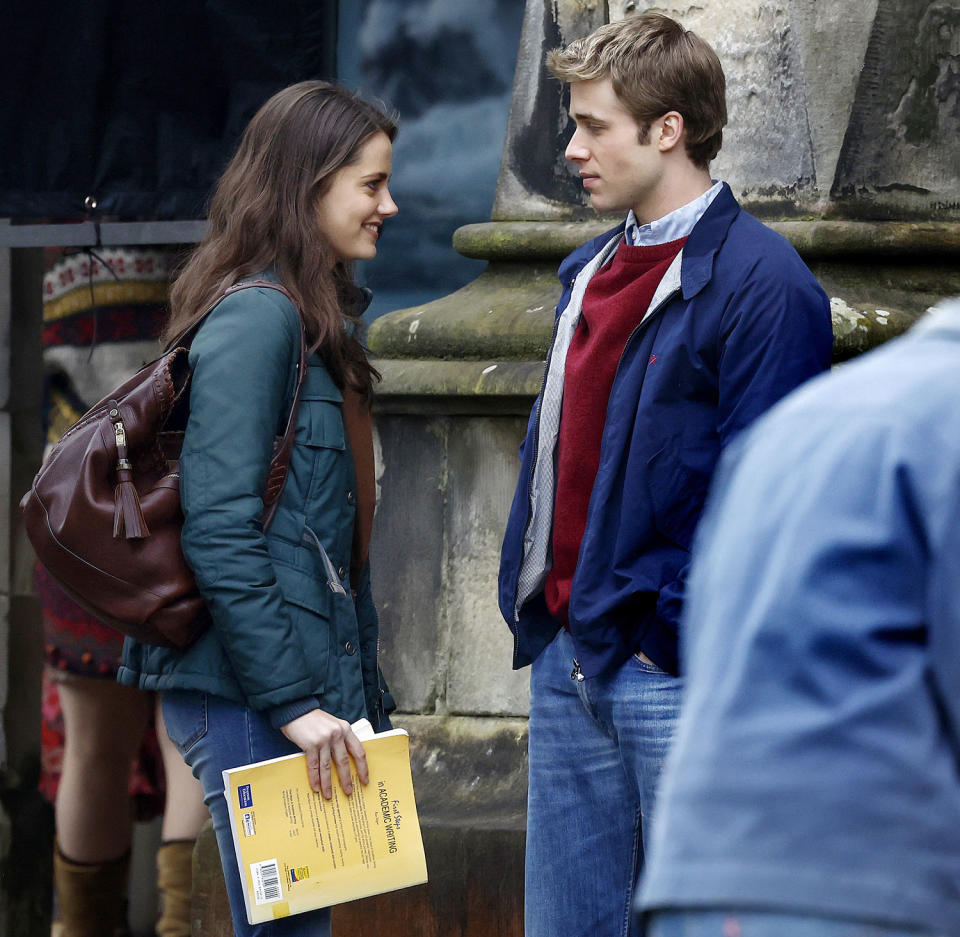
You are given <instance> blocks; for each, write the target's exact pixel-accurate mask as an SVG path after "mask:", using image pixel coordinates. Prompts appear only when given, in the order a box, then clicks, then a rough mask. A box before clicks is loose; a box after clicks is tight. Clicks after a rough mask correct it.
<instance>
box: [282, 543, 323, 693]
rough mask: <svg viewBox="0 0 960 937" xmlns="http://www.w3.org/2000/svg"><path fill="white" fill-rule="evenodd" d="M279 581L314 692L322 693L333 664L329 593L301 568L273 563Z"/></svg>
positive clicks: (318, 580)
mask: <svg viewBox="0 0 960 937" xmlns="http://www.w3.org/2000/svg"><path fill="white" fill-rule="evenodd" d="M273 567H274V569H275V570H276V575H277V582H278V583H279V585H280V591H281V592H282V593H283V599H284V603H285V604H286V605H287V606H289V608H288V612H289V614H290V620H291V621H292V622H293V626H294V629H295V630H296V633H297V637H298V639H299V641H300V644H301V646H302V647H303V651H304V654H305V655H306V659H307V661H308V666H309V670H310V675H311V681H312V684H313V686H312V692H313V693H318V694H319V693H322V692H323V690H324V687H325V686H326V682H327V669H328V666H329V661H330V641H331V630H332V625H331V622H330V614H331V608H330V592H329V591H327V589H326V588H325V587H324V584H323V582H322V581H321V580H320V579H319V578H318V577H317V576H314V575H312V574H310V573H308V572H306V571H304V570H302V569H300V568H299V567H296V566H287V565H285V564H283V563H278V562H276V561H274V564H273Z"/></svg>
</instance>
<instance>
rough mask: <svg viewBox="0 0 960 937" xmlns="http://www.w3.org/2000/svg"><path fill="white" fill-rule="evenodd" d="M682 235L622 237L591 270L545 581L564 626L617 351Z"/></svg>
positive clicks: (573, 345) (563, 429)
mask: <svg viewBox="0 0 960 937" xmlns="http://www.w3.org/2000/svg"><path fill="white" fill-rule="evenodd" d="M685 241H686V238H681V239H680V240H679V241H670V242H669V243H668V244H656V245H653V246H651V247H634V246H633V245H631V244H627V243H623V244H621V245H620V247H619V248H617V252H616V254H614V257H613V260H612V261H610V263H608V264H607V265H606V266H604V267H602V268H601V269H600V270H598V271H597V273H596V274H594V277H593V279H592V280H591V281H590V285H589V286H588V287H587V292H586V295H585V296H584V298H583V312H582V314H581V317H580V324H579V325H578V326H577V331H576V332H575V333H574V336H573V339H572V341H571V342H570V348H569V350H568V351H567V363H566V369H565V371H564V380H563V409H562V411H561V416H560V435H559V438H558V440H557V475H556V478H557V484H556V493H555V495H554V512H553V567H552V569H551V570H550V572H549V574H548V575H547V580H546V582H545V584H544V598H545V599H546V602H547V608H549V609H550V613H551V614H552V615H553V616H554V617H555V618H556V619H557V620H558V621H561V622H563V624H564V625H566V624H567V623H568V608H569V605H570V584H571V582H572V580H573V572H574V570H575V569H576V567H577V557H578V556H579V554H580V541H581V540H582V539H583V532H584V530H585V529H586V526H587V507H588V505H589V504H590V495H591V493H592V492H593V482H594V480H595V479H596V477H597V469H598V468H599V466H600V441H601V438H602V436H603V425H604V421H605V419H606V414H607V401H608V400H609V399H610V389H611V388H612V387H613V379H614V377H615V375H616V372H617V365H618V363H619V361H620V355H621V354H622V353H623V349H624V346H625V345H626V343H627V339H628V338H629V337H630V333H631V332H632V331H633V330H634V328H636V326H637V325H638V323H639V322H640V320H641V319H642V318H643V315H644V313H645V312H646V311H647V306H649V305H650V300H651V299H653V294H654V293H655V292H656V289H657V287H658V286H659V285H660V281H661V280H662V279H663V275H664V273H666V271H667V267H669V266H670V263H671V262H672V261H673V258H674V257H676V256H677V254H678V253H679V252H680V248H682V247H683V245H684V242H685Z"/></svg>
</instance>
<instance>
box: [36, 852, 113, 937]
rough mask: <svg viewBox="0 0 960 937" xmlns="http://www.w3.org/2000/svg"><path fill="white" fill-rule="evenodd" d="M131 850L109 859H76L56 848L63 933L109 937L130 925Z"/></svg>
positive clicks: (55, 878) (74, 936)
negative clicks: (127, 922) (128, 919)
mask: <svg viewBox="0 0 960 937" xmlns="http://www.w3.org/2000/svg"><path fill="white" fill-rule="evenodd" d="M129 871H130V853H129V852H127V853H126V854H124V855H122V856H120V858H119V859H110V860H108V861H107V862H74V861H73V860H71V859H68V858H67V857H66V856H65V855H64V854H63V853H62V852H60V847H59V846H57V847H56V848H55V849H54V854H53V881H54V884H55V886H56V889H57V903H58V905H59V908H60V915H59V923H60V924H61V926H62V934H63V937H105V935H112V934H114V933H115V932H117V931H120V930H122V929H124V928H125V926H126V920H125V918H126V908H127V876H128V873H129Z"/></svg>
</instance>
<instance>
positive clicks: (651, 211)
mask: <svg viewBox="0 0 960 937" xmlns="http://www.w3.org/2000/svg"><path fill="white" fill-rule="evenodd" d="M712 186H713V180H712V179H711V178H710V172H709V170H706V169H701V168H700V167H699V166H694V165H693V163H691V162H689V161H688V160H685V161H684V163H683V164H680V165H677V166H675V167H673V169H672V171H671V172H670V173H669V175H667V176H665V177H664V179H663V181H662V183H661V184H660V185H659V186H657V188H656V189H655V190H654V191H653V192H651V193H650V195H649V197H648V198H645V199H644V200H643V201H642V202H640V203H639V204H637V205H634V206H633V213H634V214H635V215H636V216H637V222H638V223H639V224H642V225H644V224H650V223H651V222H652V221H658V220H659V219H661V218H663V217H665V216H666V215H669V214H670V212H672V211H676V210H677V209H678V208H683V206H684V205H688V204H689V203H690V202H692V201H693V200H694V199H695V198H699V197H700V196H701V195H703V193H704V192H706V191H708V190H709V189H710V188H711V187H712Z"/></svg>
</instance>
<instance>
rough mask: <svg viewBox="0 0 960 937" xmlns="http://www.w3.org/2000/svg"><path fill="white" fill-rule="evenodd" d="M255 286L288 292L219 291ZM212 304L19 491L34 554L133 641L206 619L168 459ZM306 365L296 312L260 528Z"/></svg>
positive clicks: (286, 456)
mask: <svg viewBox="0 0 960 937" xmlns="http://www.w3.org/2000/svg"><path fill="white" fill-rule="evenodd" d="M254 286H258V287H265V288H268V289H275V290H279V291H280V292H282V293H284V294H285V295H286V296H287V297H288V298H290V299H291V302H292V301H293V298H292V297H290V294H289V293H288V292H287V291H286V290H285V289H284V288H283V287H282V286H280V285H279V284H277V283H272V282H269V281H266V280H252V281H251V280H248V281H245V282H243V283H239V284H237V285H236V286H233V287H231V288H230V289H228V290H226V291H225V292H224V293H223V295H222V296H221V297H219V299H218V300H217V302H219V301H220V300H221V299H223V298H224V297H225V296H227V295H228V294H230V293H233V292H235V291H237V290H240V289H247V288H249V287H254ZM215 306H216V304H214V306H213V307H211V308H210V309H208V310H207V312H206V313H204V315H203V317H202V318H201V319H200V320H199V321H198V322H196V323H195V324H194V325H193V326H192V327H191V328H190V329H188V330H187V331H186V332H185V333H184V334H183V335H181V336H180V337H179V338H178V339H177V340H176V341H174V342H172V343H171V350H169V351H167V352H166V353H165V354H163V355H162V356H161V357H160V358H158V359H156V360H155V361H153V362H151V363H150V364H148V365H146V366H145V367H144V368H142V369H141V370H140V371H138V372H137V373H136V374H135V375H134V376H133V377H131V378H130V379H129V380H127V381H125V382H124V383H123V384H121V385H120V386H119V387H117V388H116V389H115V390H114V391H112V392H111V393H110V394H108V395H107V396H106V397H104V398H103V400H101V401H100V402H99V403H97V404H96V405H95V406H93V407H92V408H91V409H90V410H89V411H88V412H87V413H85V414H84V415H83V417H81V418H80V419H79V420H78V421H77V422H76V423H75V424H74V425H73V426H72V427H71V428H70V429H68V430H67V432H66V433H64V434H63V436H62V437H61V438H60V440H59V442H58V443H57V444H56V446H54V448H53V449H52V450H51V452H50V455H49V457H48V459H47V460H46V462H45V463H44V464H43V466H42V467H41V468H40V471H39V472H37V475H36V477H35V478H34V480H33V485H32V486H31V488H30V490H29V491H28V492H27V493H26V495H24V497H23V500H22V501H21V502H20V507H21V509H22V510H23V517H24V523H25V526H26V531H27V536H28V537H29V538H30V542H31V543H32V544H33V547H34V549H35V550H36V552H37V557H38V558H39V560H40V562H41V563H43V565H44V566H45V567H46V568H47V570H48V571H49V572H50V574H51V575H52V576H53V578H54V579H56V580H57V582H59V584H60V585H61V586H62V587H63V589H64V590H65V591H66V592H67V593H68V594H69V595H70V596H72V597H73V598H74V599H75V600H76V601H77V602H78V603H79V604H80V605H81V606H83V607H84V608H85V609H87V611H89V612H91V613H92V614H93V615H96V616H97V617H98V618H99V619H101V620H102V621H103V622H105V623H106V624H108V625H111V626H112V627H114V628H116V629H117V630H118V631H121V632H122V633H123V634H127V635H130V637H132V638H134V639H135V640H137V641H142V642H144V643H146V644H156V645H160V646H161V647H173V648H178V649H180V650H183V649H185V648H187V647H189V646H190V645H191V644H192V643H193V642H194V641H195V640H196V639H197V638H198V637H200V635H201V634H203V632H204V631H206V629H207V627H208V626H209V624H210V617H209V613H208V611H207V608H206V605H205V603H204V601H203V598H202V597H201V596H200V593H199V592H198V591H197V586H196V582H195V581H194V577H193V573H192V572H191V571H190V568H189V567H188V566H187V563H186V560H185V559H184V557H183V552H182V550H181V548H180V531H181V529H182V527H183V513H182V511H181V509H180V484H179V479H180V476H179V472H178V460H179V457H180V449H181V447H182V445H183V430H184V427H185V426H186V421H187V414H188V412H189V390H190V376H191V375H190V366H189V363H188V353H189V347H190V342H191V341H192V339H193V337H194V335H195V334H196V332H197V329H198V328H199V327H200V324H201V323H202V322H203V321H204V320H205V319H206V317H207V316H208V315H209V314H210V312H212V311H213V308H215ZM305 366H306V343H305V339H304V333H303V321H302V320H301V322H300V362H299V365H298V369H297V381H296V390H295V391H294V394H293V401H292V404H291V407H290V415H289V417H288V419H287V425H286V429H285V432H284V435H283V436H282V437H280V438H278V439H277V440H276V442H275V445H274V455H273V458H272V460H271V462H270V469H269V473H268V475H267V483H266V487H265V491H264V496H263V504H264V512H263V517H262V522H263V527H264V529H266V528H267V527H268V526H269V524H270V521H271V520H272V518H273V514H274V512H275V510H276V506H277V502H278V500H279V498H280V494H281V492H282V491H283V486H284V483H285V481H286V476H287V467H288V465H289V463H290V454H291V451H292V449H293V434H294V430H295V428H296V419H297V408H298V405H299V402H300V390H301V388H302V385H303V377H304V374H305Z"/></svg>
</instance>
